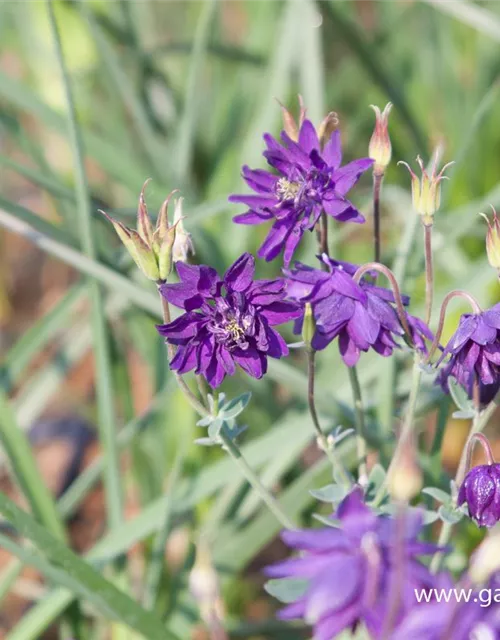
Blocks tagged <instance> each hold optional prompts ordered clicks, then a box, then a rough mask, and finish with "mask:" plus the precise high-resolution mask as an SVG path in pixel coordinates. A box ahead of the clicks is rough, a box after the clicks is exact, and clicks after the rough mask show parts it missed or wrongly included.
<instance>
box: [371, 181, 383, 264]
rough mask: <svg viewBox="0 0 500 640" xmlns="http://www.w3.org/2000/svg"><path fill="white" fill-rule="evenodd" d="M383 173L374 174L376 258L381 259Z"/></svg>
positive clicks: (374, 242) (374, 243)
mask: <svg viewBox="0 0 500 640" xmlns="http://www.w3.org/2000/svg"><path fill="white" fill-rule="evenodd" d="M383 180H384V174H383V173H374V174H373V245H374V250H373V253H374V260H375V262H380V260H381V252H382V249H381V237H380V194H381V192H382V182H383Z"/></svg>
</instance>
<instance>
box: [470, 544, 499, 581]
mask: <svg viewBox="0 0 500 640" xmlns="http://www.w3.org/2000/svg"><path fill="white" fill-rule="evenodd" d="M499 570H500V534H499V533H494V534H492V535H490V536H487V537H486V538H485V539H484V540H483V542H482V543H481V544H480V545H479V547H478V548H477V550H476V551H475V552H474V553H473V554H472V557H471V559H470V564H469V576H470V578H471V580H472V582H473V583H474V584H483V583H485V582H487V581H488V579H489V578H490V576H492V575H493V574H494V573H496V572H497V571H499Z"/></svg>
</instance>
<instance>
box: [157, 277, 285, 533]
mask: <svg viewBox="0 0 500 640" xmlns="http://www.w3.org/2000/svg"><path fill="white" fill-rule="evenodd" d="M160 284H163V283H158V286H159V285H160ZM159 295H160V299H161V303H162V309H163V319H164V321H165V324H168V323H169V322H170V307H169V304H168V301H167V300H166V299H165V298H164V297H163V296H162V295H161V292H160V291H159ZM167 351H168V355H169V358H170V359H172V358H173V357H174V356H175V347H174V345H172V344H169V343H168V342H167ZM174 375H175V379H176V381H177V383H178V385H179V386H180V388H181V390H182V391H183V393H184V395H185V396H186V398H187V400H188V401H189V403H190V404H191V406H192V407H193V409H194V410H195V411H196V412H197V413H198V414H199V415H200V416H202V417H204V418H205V417H208V416H211V415H213V414H212V413H211V412H210V411H209V410H208V409H207V408H206V407H204V406H203V404H202V403H201V402H200V401H199V400H198V398H197V397H196V396H195V395H194V393H193V392H192V391H191V389H190V388H189V387H188V385H187V384H186V382H185V380H184V378H183V377H182V376H181V375H179V374H178V373H177V372H176V371H174ZM214 414H215V415H216V414H217V399H216V398H214ZM220 438H221V440H222V442H223V443H224V448H225V449H226V451H227V452H228V453H229V455H230V456H231V458H232V459H233V460H234V461H235V463H236V464H237V466H238V467H239V469H240V471H241V472H242V474H243V475H244V476H245V478H246V479H247V480H248V482H249V484H250V486H251V487H252V488H253V489H254V490H255V491H256V492H257V494H258V495H259V496H260V498H261V500H262V501H263V502H264V503H265V504H266V505H267V506H268V507H269V510H270V511H271V512H272V513H273V514H274V515H275V516H276V519H277V520H279V522H281V524H282V525H283V526H284V527H285V528H287V529H295V525H294V524H293V522H292V521H291V520H290V519H289V518H288V516H287V515H286V513H285V512H284V511H283V510H282V509H281V507H280V505H279V504H278V502H277V500H276V499H275V498H274V496H273V495H272V494H271V493H270V492H269V491H268V490H267V489H266V488H265V487H264V485H263V484H262V483H261V481H260V480H259V478H258V476H257V475H256V473H255V472H254V470H253V469H252V468H251V467H250V465H249V464H248V462H247V461H246V459H245V457H244V456H243V454H242V453H241V451H240V449H239V447H238V446H237V445H236V444H235V443H234V442H233V441H232V440H231V438H230V437H229V436H228V434H227V433H226V432H225V431H224V429H221V431H220Z"/></svg>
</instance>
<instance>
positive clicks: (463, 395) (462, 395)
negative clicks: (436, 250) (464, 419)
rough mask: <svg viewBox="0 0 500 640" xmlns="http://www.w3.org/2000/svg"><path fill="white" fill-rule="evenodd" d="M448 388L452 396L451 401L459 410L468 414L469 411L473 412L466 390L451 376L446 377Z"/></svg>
mask: <svg viewBox="0 0 500 640" xmlns="http://www.w3.org/2000/svg"><path fill="white" fill-rule="evenodd" d="M448 388H449V390H450V395H451V397H452V398H453V402H454V403H455V404H456V405H457V407H458V408H459V409H460V411H462V412H463V413H464V414H466V413H467V414H468V413H470V412H471V411H472V412H474V405H473V404H472V401H471V400H470V398H469V396H468V395H467V392H466V391H465V389H464V388H463V387H462V385H461V384H459V383H458V382H457V381H456V380H455V378H452V377H451V376H450V377H449V378H448Z"/></svg>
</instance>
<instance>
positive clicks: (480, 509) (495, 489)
mask: <svg viewBox="0 0 500 640" xmlns="http://www.w3.org/2000/svg"><path fill="white" fill-rule="evenodd" d="M464 503H466V504H467V507H468V509H469V516H470V517H471V518H473V519H474V520H475V521H476V523H477V525H478V526H479V527H492V526H493V525H494V524H496V523H497V522H498V521H499V520H500V464H481V465H478V466H477V467H473V468H472V469H471V470H470V471H469V473H468V474H467V475H466V476H465V480H464V481H463V484H462V486H461V487H460V491H459V492H458V505H459V506H460V505H462V504H464Z"/></svg>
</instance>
